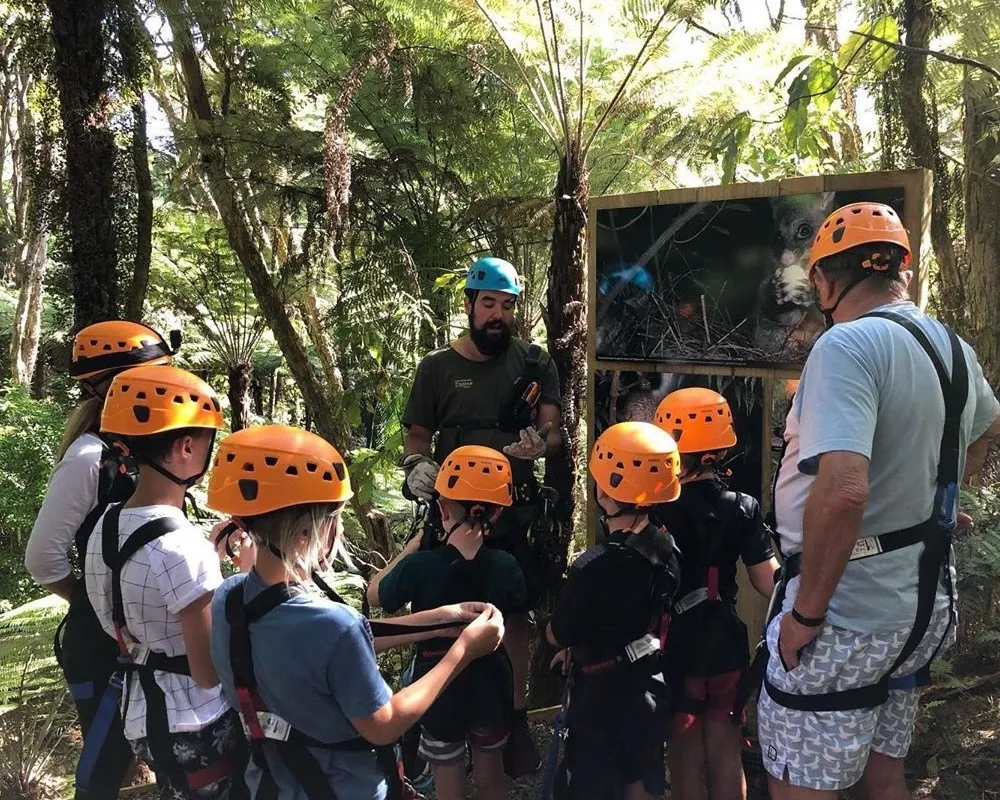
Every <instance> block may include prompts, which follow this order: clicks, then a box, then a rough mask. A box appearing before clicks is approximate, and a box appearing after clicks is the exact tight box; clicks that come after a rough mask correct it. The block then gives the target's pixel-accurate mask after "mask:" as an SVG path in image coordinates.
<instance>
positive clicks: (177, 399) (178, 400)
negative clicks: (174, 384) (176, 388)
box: [174, 394, 184, 406]
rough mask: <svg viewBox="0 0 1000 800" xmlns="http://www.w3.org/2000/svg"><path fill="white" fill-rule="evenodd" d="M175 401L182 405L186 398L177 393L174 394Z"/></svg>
mask: <svg viewBox="0 0 1000 800" xmlns="http://www.w3.org/2000/svg"><path fill="white" fill-rule="evenodd" d="M174 402H175V403H177V405H179V406H182V405H184V398H183V397H181V396H180V395H179V394H175V395H174Z"/></svg>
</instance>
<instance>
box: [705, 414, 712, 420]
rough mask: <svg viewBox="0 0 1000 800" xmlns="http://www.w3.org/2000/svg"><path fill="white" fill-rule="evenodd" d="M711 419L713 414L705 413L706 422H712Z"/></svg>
mask: <svg viewBox="0 0 1000 800" xmlns="http://www.w3.org/2000/svg"><path fill="white" fill-rule="evenodd" d="M711 421H712V415H711V414H706V415H705V422H711Z"/></svg>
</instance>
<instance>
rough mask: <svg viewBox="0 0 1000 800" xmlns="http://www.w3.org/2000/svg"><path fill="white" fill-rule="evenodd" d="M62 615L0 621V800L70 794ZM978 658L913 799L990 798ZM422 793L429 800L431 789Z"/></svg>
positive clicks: (993, 704)
mask: <svg viewBox="0 0 1000 800" xmlns="http://www.w3.org/2000/svg"><path fill="white" fill-rule="evenodd" d="M62 611H63V606H62V605H61V604H60V602H59V601H56V600H53V599H51V598H47V599H45V600H41V601H36V603H33V604H30V605H29V606H25V607H23V608H22V609H20V610H18V611H15V612H11V613H10V614H6V615H0V695H5V696H4V697H0V751H2V752H0V756H2V757H0V800H8V799H9V800H14V798H17V800H41V798H67V797H70V796H72V775H73V771H74V768H75V765H76V760H77V758H78V756H79V752H80V743H81V740H80V731H79V728H78V727H77V725H76V724H75V719H74V713H73V707H72V704H71V703H70V702H69V700H68V699H67V697H66V694H65V692H64V691H63V690H62V682H61V676H60V675H59V673H58V671H57V668H56V666H55V663H54V659H52V657H51V642H52V631H53V630H54V627H55V624H56V623H57V622H58V619H59V618H60V617H61V615H62ZM986 655H987V657H985V658H982V659H981V660H980V659H975V660H970V659H969V658H962V659H957V660H956V665H955V666H956V667H958V666H959V663H958V662H961V663H960V672H958V673H956V674H952V675H949V676H948V677H947V679H945V680H943V681H939V683H938V685H937V686H935V687H931V688H929V689H928V690H927V691H925V693H924V696H923V699H922V702H921V708H920V713H919V716H918V718H917V724H916V730H915V735H914V740H913V745H912V747H911V750H910V754H909V757H908V758H907V761H906V770H907V780H908V783H909V785H910V788H911V791H912V792H913V797H914V800H1000V672H998V671H997V670H998V667H1000V663H998V661H997V658H996V655H995V653H989V650H988V649H987V651H986ZM19 683H20V684H22V685H21V686H18V685H17V684H19ZM15 694H17V695H20V697H16V698H15V697H13V696H12V695H15ZM19 701H20V702H19ZM533 730H534V734H535V738H536V741H537V743H538V745H539V749H540V750H541V752H542V753H543V755H544V754H545V753H546V751H547V748H548V744H549V741H550V739H551V737H552V728H551V724H550V723H549V722H548V721H546V720H541V721H538V722H536V723H535V724H534V725H533ZM32 741H38V742H39V744H40V745H42V746H41V748H38V749H42V750H48V749H49V748H52V751H51V756H50V758H49V759H48V760H47V763H45V762H43V763H41V764H39V765H38V768H37V769H36V773H37V774H38V775H41V776H42V777H41V780H40V782H39V783H38V784H36V786H35V787H33V788H32V789H31V790H30V791H24V790H21V789H15V790H14V791H11V789H10V786H9V778H10V767H11V766H13V765H14V762H16V761H17V760H18V758H17V756H16V753H17V750H20V749H21V748H19V747H18V745H19V744H20V745H21V746H22V747H24V751H23V753H24V757H30V755H31V751H32V749H33V748H32V747H31V746H30V742H32ZM26 742H27V743H29V746H25V745H24V743H26ZM744 764H745V766H746V771H747V777H748V782H749V786H750V791H749V798H750V800H764V798H766V797H767V786H766V779H765V778H764V773H763V766H762V764H761V761H760V756H759V754H758V753H757V752H756V751H754V750H746V751H744ZM151 777H152V776H151V775H150V774H149V773H148V771H144V772H143V773H142V774H139V775H137V776H136V781H135V783H136V784H137V785H136V786H135V787H134V788H133V789H130V790H127V791H123V792H122V795H121V796H122V798H125V799H126V800H128V799H131V800H147V798H149V800H153V798H155V797H156V796H157V792H156V790H155V787H154V786H152V785H150V784H149V783H148V781H149V780H151ZM5 783H6V784H8V785H7V786H4V784H5ZM142 784H145V785H142ZM541 784H542V772H539V773H538V774H536V775H532V776H529V777H526V778H522V779H520V780H518V781H514V782H512V783H511V785H510V789H509V791H508V797H510V798H513V800H535V798H542V790H541ZM425 797H426V798H428V800H430V798H433V792H429V793H425Z"/></svg>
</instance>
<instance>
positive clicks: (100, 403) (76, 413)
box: [56, 397, 104, 464]
mask: <svg viewBox="0 0 1000 800" xmlns="http://www.w3.org/2000/svg"><path fill="white" fill-rule="evenodd" d="M103 408H104V400H103V399H101V398H100V397H88V398H87V399H86V400H83V401H81V402H80V403H78V404H77V406H76V408H75V409H73V413H72V414H70V416H69V419H68V420H66V430H65V431H63V435H62V440H61V441H60V442H59V449H58V450H57V451H56V463H57V464H58V463H59V462H60V461H62V460H63V456H65V455H66V451H67V450H69V448H70V445H71V444H73V442H75V441H76V440H77V439H79V438H80V437H81V436H83V434H85V433H98V432H99V431H100V430H101V410H102V409H103Z"/></svg>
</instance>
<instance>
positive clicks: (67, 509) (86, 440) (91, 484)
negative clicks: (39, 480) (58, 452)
mask: <svg viewBox="0 0 1000 800" xmlns="http://www.w3.org/2000/svg"><path fill="white" fill-rule="evenodd" d="M103 449H104V443H103V442H102V441H101V440H100V439H99V438H98V437H97V436H95V435H94V434H93V433H85V434H83V435H82V436H79V437H77V439H75V440H74V441H73V443H72V444H71V445H70V446H69V449H68V450H67V451H66V454H65V455H64V456H63V457H62V459H61V460H60V461H59V463H58V464H56V466H55V469H53V470H52V475H50V476H49V486H48V489H46V491H45V500H44V501H43V502H42V507H41V508H40V509H39V511H38V516H37V517H35V524H34V526H33V527H32V529H31V536H30V537H29V538H28V546H27V547H26V548H25V551H24V566H25V567H26V568H27V569H28V572H30V573H31V577H32V578H34V580H35V583H38V584H40V585H42V586H47V585H48V584H51V583H55V582H56V581H61V580H62V579H63V578H67V577H69V575H70V573H71V572H72V571H73V570H72V567H71V566H70V560H69V554H70V551H71V550H72V548H73V538H74V537H75V536H76V532H77V531H78V530H79V529H80V526H81V525H82V524H83V521H84V519H86V517H87V514H89V513H90V512H91V511H92V510H93V508H94V507H95V506H96V505H97V484H98V480H99V478H100V467H101V452H102V451H103Z"/></svg>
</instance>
